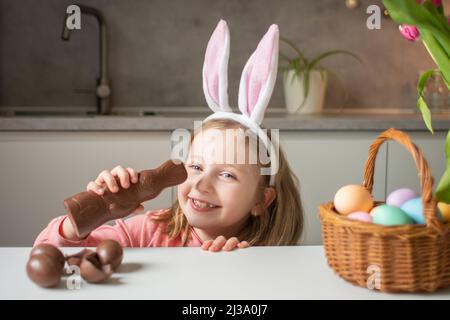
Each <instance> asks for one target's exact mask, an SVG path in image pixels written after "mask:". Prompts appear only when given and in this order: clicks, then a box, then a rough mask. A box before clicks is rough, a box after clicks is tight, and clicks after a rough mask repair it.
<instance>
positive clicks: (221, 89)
mask: <svg viewBox="0 0 450 320" xmlns="http://www.w3.org/2000/svg"><path fill="white" fill-rule="evenodd" d="M229 56H230V31H229V30H228V26H227V23H226V22H225V21H224V20H220V21H219V23H218V24H217V27H216V29H215V30H214V32H213V34H212V35H211V38H210V39H209V42H208V47H207V48H206V53H205V61H204V63H203V92H204V94H205V98H206V102H207V103H208V106H209V107H210V108H211V110H213V111H214V112H218V111H231V108H230V106H229V105H228V75H227V73H228V58H229Z"/></svg>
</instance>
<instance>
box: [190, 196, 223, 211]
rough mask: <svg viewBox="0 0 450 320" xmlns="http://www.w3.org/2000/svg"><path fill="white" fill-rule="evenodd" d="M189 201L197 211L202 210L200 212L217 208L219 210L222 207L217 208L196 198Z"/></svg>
mask: <svg viewBox="0 0 450 320" xmlns="http://www.w3.org/2000/svg"><path fill="white" fill-rule="evenodd" d="M189 201H190V202H191V204H192V206H193V207H194V208H195V209H200V210H207V209H215V208H219V207H220V206H216V205H214V204H212V203H209V202H205V201H200V200H197V199H194V198H191V197H189Z"/></svg>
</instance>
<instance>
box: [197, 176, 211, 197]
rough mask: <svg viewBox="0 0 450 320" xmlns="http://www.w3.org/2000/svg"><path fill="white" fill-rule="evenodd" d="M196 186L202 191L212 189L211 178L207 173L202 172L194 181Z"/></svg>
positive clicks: (206, 191) (207, 191)
mask: <svg viewBox="0 0 450 320" xmlns="http://www.w3.org/2000/svg"><path fill="white" fill-rule="evenodd" d="M194 188H195V189H197V190H198V191H200V192H205V193H209V192H211V191H212V189H213V187H212V183H211V178H210V177H209V176H208V175H207V174H202V175H199V176H198V177H197V180H195V182H194Z"/></svg>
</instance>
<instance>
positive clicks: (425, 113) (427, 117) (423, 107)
mask: <svg viewBox="0 0 450 320" xmlns="http://www.w3.org/2000/svg"><path fill="white" fill-rule="evenodd" d="M417 107H419V109H420V112H421V113H422V118H423V121H424V122H425V125H426V126H427V129H428V130H429V131H430V132H431V133H434V130H433V125H432V124H431V112H430V109H429V108H428V106H427V103H426V101H425V99H424V98H423V97H422V96H420V97H419V99H418V100H417Z"/></svg>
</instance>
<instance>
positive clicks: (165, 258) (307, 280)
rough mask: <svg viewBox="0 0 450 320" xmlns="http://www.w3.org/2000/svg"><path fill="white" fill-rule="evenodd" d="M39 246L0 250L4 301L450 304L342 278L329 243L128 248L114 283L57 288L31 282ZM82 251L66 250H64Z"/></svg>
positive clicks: (449, 294) (444, 295)
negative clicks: (328, 255) (30, 263)
mask: <svg viewBox="0 0 450 320" xmlns="http://www.w3.org/2000/svg"><path fill="white" fill-rule="evenodd" d="M30 250H31V248H0V261H2V263H1V264H0V283H1V284H2V286H1V288H2V289H1V290H0V299H82V300H84V299H156V300H160V299H168V300H178V299H186V300H196V299H202V300H203V299H205V300H206V299H209V300H218V299H220V300H225V299H227V300H228V299H233V300H241V299H247V300H253V299H259V300H270V299H271V300H278V299H287V300H291V299H296V300H297V299H356V300H357V299H450V287H449V288H446V289H443V290H440V291H437V292H435V293H428V294H427V293H421V294H387V293H381V292H378V291H373V290H369V289H366V288H360V287H357V286H354V285H352V284H350V283H347V282H345V281H344V280H342V279H341V278H339V277H338V276H337V275H335V274H334V273H333V271H332V269H330V268H329V267H328V265H327V263H326V259H325V256H324V252H323V247H322V246H289V247H252V248H248V249H241V250H235V251H233V252H219V253H213V252H207V251H203V250H201V249H200V248H143V249H131V248H126V249H125V253H124V260H123V263H122V266H121V267H120V268H119V269H118V271H117V272H116V273H114V274H113V276H112V278H111V279H109V280H108V282H106V283H103V284H88V283H86V282H84V281H82V282H81V287H80V289H78V290H70V289H68V288H67V287H66V281H64V278H63V279H62V280H61V282H60V285H59V286H58V287H56V288H53V289H43V288H40V287H38V286H37V285H35V284H34V283H33V282H31V280H29V279H28V277H27V275H26V272H25V266H26V262H27V259H28V255H29V253H30ZM79 250H80V248H62V251H63V252H64V253H74V252H78V251H79Z"/></svg>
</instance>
